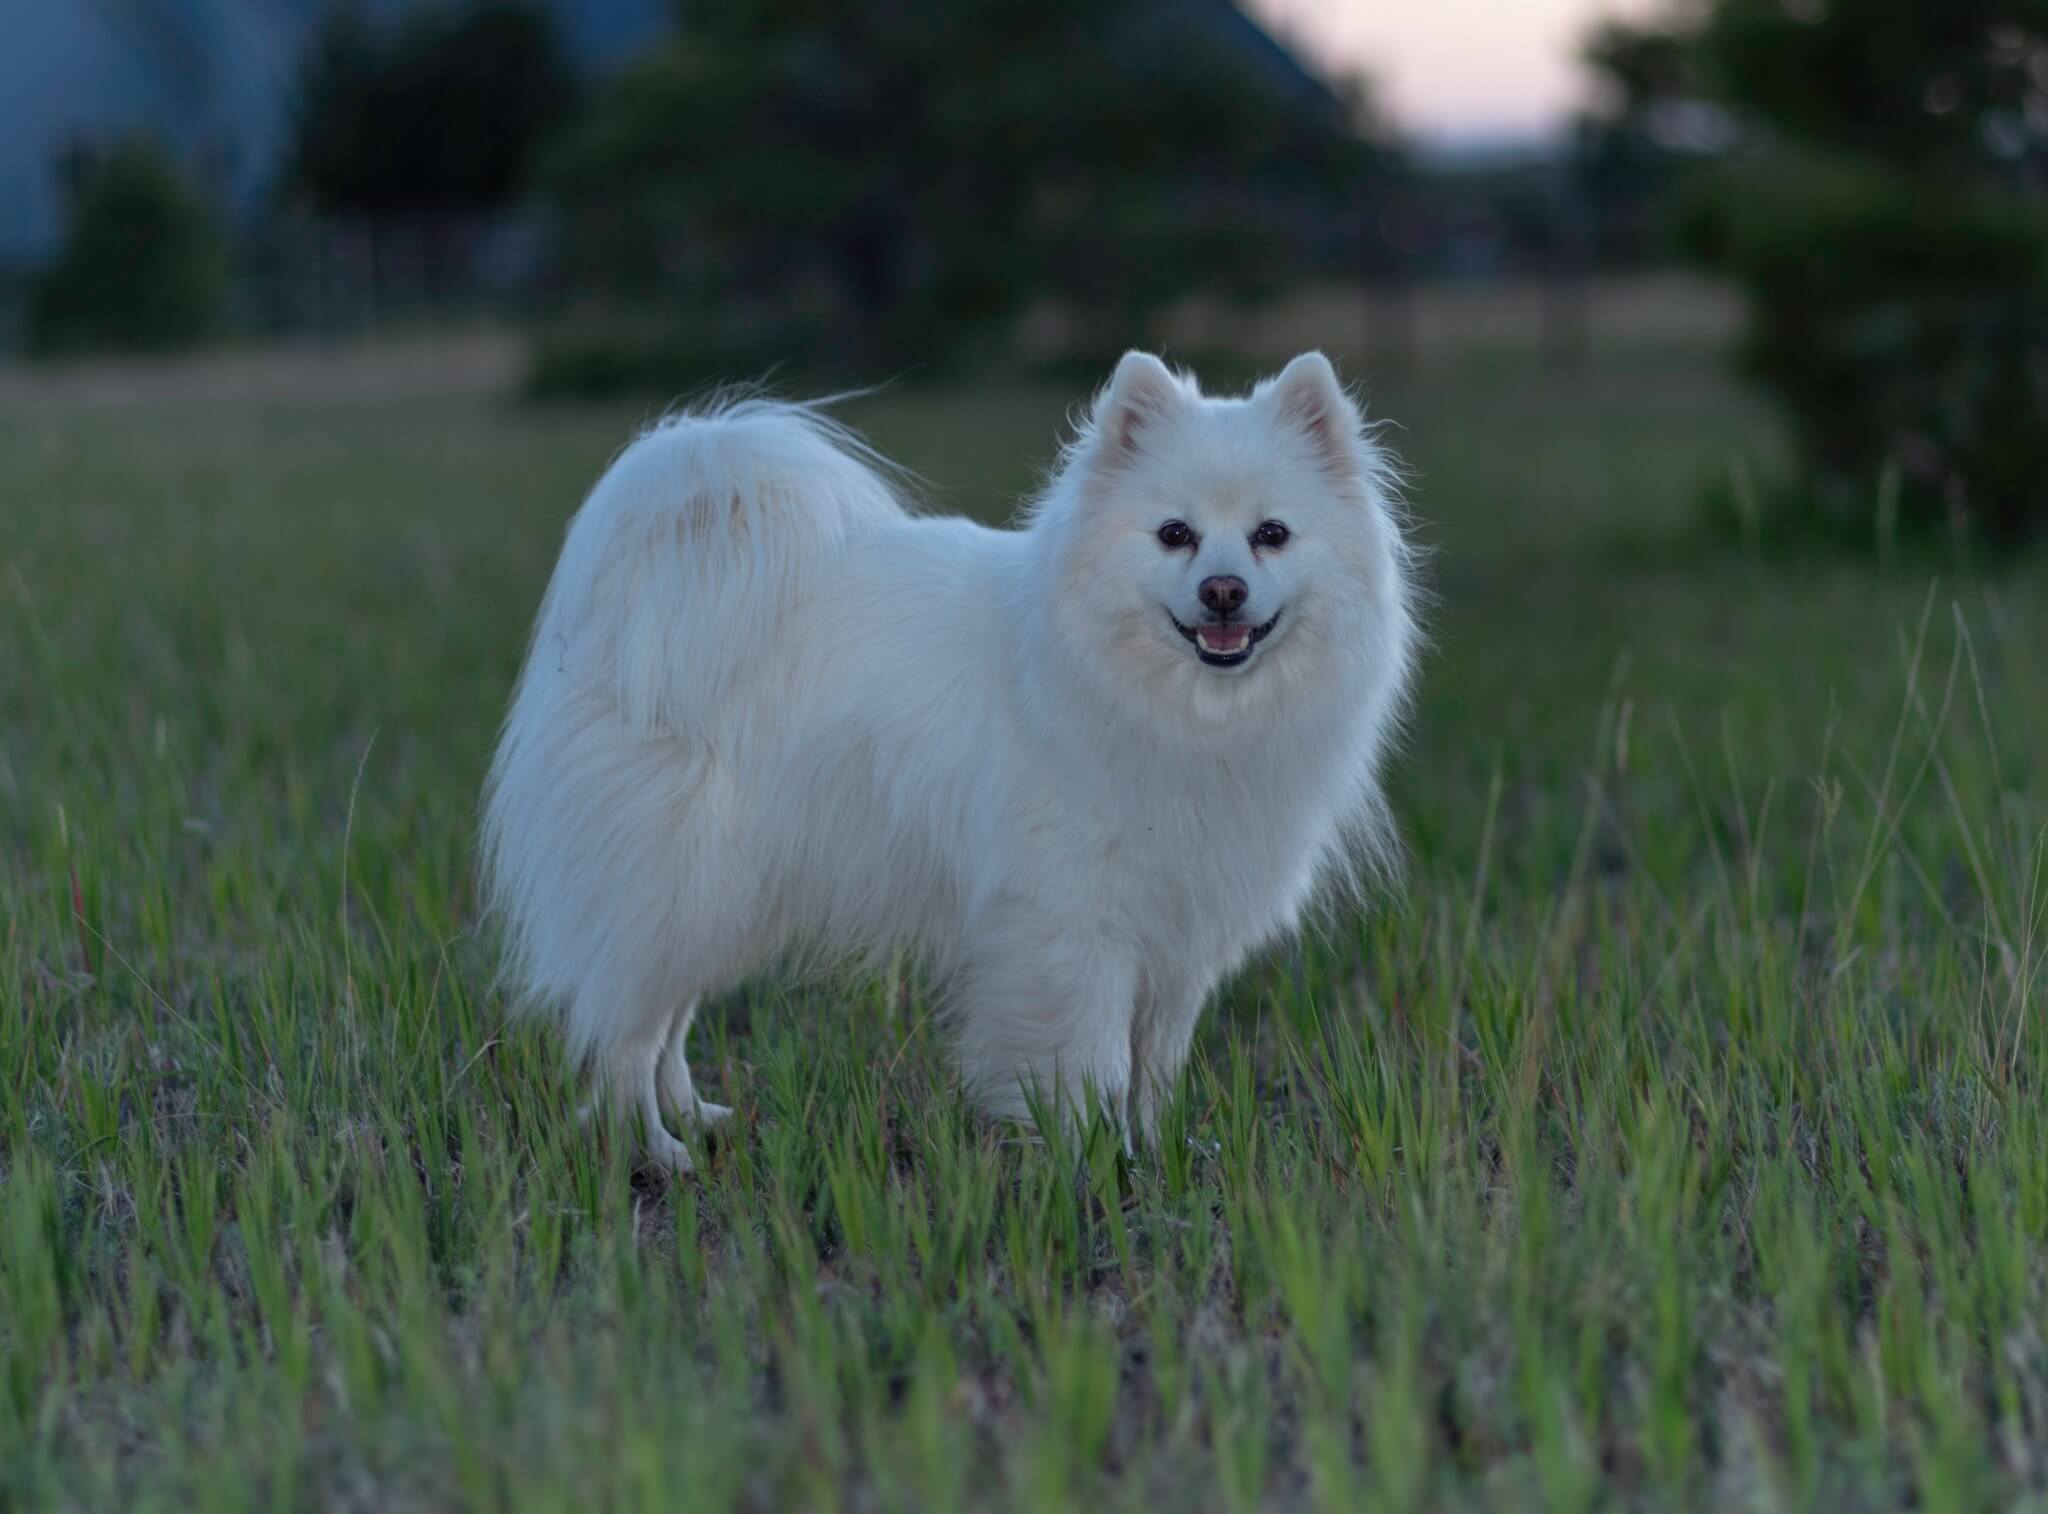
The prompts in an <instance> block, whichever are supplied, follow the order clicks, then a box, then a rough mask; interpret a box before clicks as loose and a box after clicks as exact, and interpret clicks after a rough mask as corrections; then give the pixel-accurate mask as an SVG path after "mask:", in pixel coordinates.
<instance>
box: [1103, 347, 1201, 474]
mask: <svg viewBox="0 0 2048 1514" xmlns="http://www.w3.org/2000/svg"><path fill="white" fill-rule="evenodd" d="M1185 398H1186V391H1184V390H1183V389H1182V388H1181V382H1180V380H1179V379H1177V378H1175V377H1174V376H1173V371H1172V370H1171V369H1170V368H1168V367H1167V366H1166V364H1164V363H1162V362H1160V361H1159V359H1158V358H1156V357H1154V356H1153V355H1152V354H1151V353H1149V352H1126V353H1125V354H1124V356H1123V361H1122V362H1120V363H1118V364H1117V365H1116V372H1115V373H1114V374H1112V375H1111V376H1110V380H1109V385H1108V387H1107V388H1105V389H1104V390H1103V391H1102V397H1101V398H1100V399H1098V400H1097V401H1096V402H1095V417H1094V427H1095V435H1096V438H1097V443H1096V444H1097V447H1098V449H1099V450H1098V451H1097V454H1096V455H1097V457H1098V458H1099V459H1100V460H1101V461H1102V462H1104V463H1106V464H1108V465H1110V466H1112V467H1114V466H1116V465H1117V464H1119V463H1122V462H1125V461H1128V460H1129V459H1130V458H1131V457H1132V456H1133V455H1135V454H1136V453H1137V451H1138V450H1139V448H1140V447H1141V446H1142V445H1143V438H1144V433H1145V428H1146V427H1148V426H1150V425H1153V424H1154V423H1155V422H1157V421H1158V420H1159V418H1160V417H1161V416H1163V415H1166V414H1167V413H1169V412H1170V411H1171V410H1172V409H1173V408H1174V407H1175V406H1176V405H1178V404H1180V403H1181V401H1182V400H1183V399H1185Z"/></svg>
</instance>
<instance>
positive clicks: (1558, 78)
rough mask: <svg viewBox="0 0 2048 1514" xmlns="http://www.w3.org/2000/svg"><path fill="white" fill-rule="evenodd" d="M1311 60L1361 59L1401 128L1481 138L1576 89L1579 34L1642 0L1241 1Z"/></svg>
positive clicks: (1551, 119)
mask: <svg viewBox="0 0 2048 1514" xmlns="http://www.w3.org/2000/svg"><path fill="white" fill-rule="evenodd" d="M1243 3H1244V6H1245V9H1246V11H1247V12H1249V13H1250V14H1251V15H1253V16H1255V17H1256V18H1258V19H1259V20H1260V21H1261V22H1263V23H1264V24H1265V25H1266V27H1267V28H1268V29H1269V30H1270V31H1271V32H1272V33H1273V35H1274V36H1276V37H1278V38H1280V39H1281V40H1282V41H1284V42H1286V43H1287V44H1288V45H1289V46H1290V47H1293V48H1296V49H1298V50H1299V51H1300V52H1301V53H1302V54H1304V55H1305V56H1308V57H1310V58H1312V59H1317V60H1321V61H1323V62H1325V63H1327V64H1330V65H1333V66H1336V67H1339V68H1356V67H1363V68H1364V69H1365V70H1366V71H1367V72H1368V73H1370V74H1371V75H1372V77H1373V79H1374V81H1375V83H1376V84H1377V86H1378V87H1379V90H1380V99H1381V102H1382V104H1383V105H1384V107H1385V108H1386V110H1387V113H1388V114H1389V115H1390V116H1391V117H1392V119H1393V121H1394V123H1395V124H1396V125H1397V126H1399V127H1400V128H1401V129H1402V130H1403V131H1404V132H1408V133H1412V134H1414V135H1417V136H1424V137H1438V138H1445V137H1480V136H1493V135H1496V134H1509V133H1513V134H1521V133H1524V132H1540V131H1544V130H1546V129H1548V128H1551V127H1554V126H1556V125H1558V124H1559V123H1561V122H1562V121H1563V120H1564V119H1565V117H1566V116H1567V115H1568V114H1569V113H1570V111H1571V110H1572V108H1573V107H1574V106H1576V105H1579V104H1581V103H1583V102H1584V100H1585V98H1586V90H1587V86H1586V78H1585V74H1584V72H1583V70H1581V69H1580V67H1579V64H1578V44H1579V39H1580V38H1581V37H1582V36H1584V35H1585V32H1586V30H1587V28H1588V27H1589V26H1591V25H1592V24H1593V23H1594V22H1595V21H1598V20H1600V19H1602V18H1603V17H1607V16H1614V15H1623V16H1642V15H1645V14H1651V13H1654V11H1655V9H1656V7H1655V6H1654V4H1653V3H1651V0H1243Z"/></svg>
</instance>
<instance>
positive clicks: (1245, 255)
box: [546, 0, 1391, 375]
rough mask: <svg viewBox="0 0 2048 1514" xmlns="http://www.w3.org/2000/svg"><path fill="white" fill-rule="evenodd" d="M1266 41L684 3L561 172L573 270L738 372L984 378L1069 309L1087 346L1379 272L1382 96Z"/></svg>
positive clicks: (576, 139) (1147, 29) (792, 4)
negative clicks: (1262, 53) (1322, 72)
mask: <svg viewBox="0 0 2048 1514" xmlns="http://www.w3.org/2000/svg"><path fill="white" fill-rule="evenodd" d="M1204 15H1207V16H1209V17H1211V18H1212V23H1213V24H1206V25H1205V24H1197V23H1199V22H1200V21H1201V18H1202V17H1203V16H1204ZM1226 26H1227V27H1230V28H1234V30H1226ZM1247 36H1249V37H1251V38H1254V39H1256V43H1257V44H1258V45H1262V46H1264V47H1269V48H1270V47H1271V44H1270V42H1268V41H1267V40H1266V39H1265V38H1264V37H1263V34H1260V33H1258V32H1257V31H1256V29H1255V28H1251V27H1250V26H1249V25H1248V24H1247V23H1245V22H1244V21H1243V18H1242V17H1241V16H1240V15H1238V14H1237V13H1236V12H1235V11H1234V10H1233V9H1232V8H1230V7H1228V6H1213V7H1207V6H1194V7H1175V6H1164V5H1159V4H1156V3H1149V0H908V3H904V4H899V5H891V6H846V5H841V4H834V3H827V0H708V3H701V4H697V3H693V4H689V5H686V6H683V7H682V8H681V9H680V10H679V12H678V22H677V30H676V34H675V36H674V38H673V40H672V41H671V42H670V43H669V44H668V45H667V46H665V47H663V48H661V49H660V50H659V51H657V52H656V53H655V54H654V55H653V56H651V57H649V58H648V59H646V60H645V61H644V62H643V63H641V64H640V65H639V66H637V67H636V68H634V69H633V70H632V71H631V72H630V73H629V74H628V75H627V76H626V77H625V78H624V79H622V80H621V81H620V82H619V83H618V84H617V86H616V87H615V88H613V89H612V90H611V91H610V92H609V93H608V94H607V95H606V97H605V98H604V99H603V100H602V101H601V102H600V103H599V104H598V106H597V108H596V109H595V110H594V111H593V112H592V113H591V114H590V116H588V117H587V118H586V119H585V120H584V121H583V122H582V123H581V124H580V125H579V126H578V127H577V128H576V129H575V130H573V131H572V132H571V133H569V134H568V136H567V137H566V139H565V140H563V141H562V142H560V143H559V144H558V146H557V148H556V150H555V151H554V152H553V154H552V155H551V157H550V159H549V165H548V169H547V175H546V179H547V183H548V184H549V186H550V187H551V188H552V189H553V191H554V192H555V193H556V194H557V195H558V196H559V198H560V200H561V202H562V203H563V205H564V206H565V207H566V208H567V210H568V213H569V217H570V222H571V226H572V228H573V229H572V245H571V258H570V268H571V278H572V280H573V281H574V282H575V284H576V285H577V287H578V288H579V289H581V290H582V291H584V292H585V293H587V294H590V295H592V296H595V297H598V298H600V299H602V300H603V301H605V302H606V303H607V304H609V305H611V306H612V307H614V308H619V307H624V308H627V309H629V310H630V309H632V308H634V307H644V306H648V305H658V306H661V307H663V308H664V309H667V310H670V311H681V312H682V322H683V323H684V325H685V327H686V328H687V336H686V337H679V338H677V345H679V346H687V347H689V348H690V349H691V351H692V352H693V353H695V354H696V356H697V359H698V360H700V361H702V362H703V363H704V364H705V365H706V366H708V367H709V368H711V369H730V368H731V367H732V366H733V365H734V364H738V365H740V366H742V367H747V366H753V365H754V363H755V362H756V361H757V360H758V359H759V358H760V357H762V356H764V355H772V356H781V357H788V356H796V357H798V358H799V359H800V361H802V362H803V363H804V365H805V366H807V367H812V368H821V369H826V370H830V369H842V370H844V371H845V372H847V373H850V374H851V373H859V374H867V375H872V374H873V373H875V372H877V371H882V370H886V369H889V368H892V367H898V366H901V365H904V364H909V363H917V364H920V365H928V364H931V363H933V362H939V363H946V362H952V361H958V360H966V359H971V358H976V357H982V356H986V355H988V354H989V353H991V352H993V351H995V350H997V349H999V348H1000V347H1001V346H1002V345H1003V344H1004V343H1005V341H1006V340H1007V339H1008V338H1009V337H1010V336H1011V335H1012V334H1013V331H1014V328H1015V326H1016V323H1017V321H1018V320H1019V318H1020V317H1021V315H1022V314H1023V312H1024V310H1025V307H1026V305H1027V304H1028V303H1029V301H1030V299H1031V297H1032V295H1033V294H1034V292H1037V291H1042V290H1045V289H1048V288H1050V289H1057V290H1058V291H1060V294H1061V296H1062V298H1063V300H1064V301H1065V302H1066V303H1067V305H1068V306H1069V307H1070V309H1071V310H1072V311H1073V312H1074V314H1075V315H1076V317H1077V319H1076V329H1077V330H1078V331H1080V332H1081V333H1083V334H1084V340H1083V345H1084V346H1085V345H1087V341H1088V339H1090V338H1092V339H1093V341H1094V342H1096V343H1098V344H1100V345H1101V346H1103V347H1115V346H1121V345H1125V344H1128V343H1131V342H1139V341H1143V340H1145V339H1146V335H1147V332H1148V330H1149V328H1150V325H1151V322H1152V320H1153V318H1154V317H1155V315H1156V314H1157V312H1158V311H1160V310H1161V309H1162V308H1163V307H1164V306H1165V305H1166V304H1168V303H1169V302H1171V301H1173V300H1174V299H1176V298H1178V297H1180V296H1183V295H1186V294H1189V293H1192V292H1195V291H1197V290H1201V291H1207V292H1215V293H1218V294H1221V295H1224V296H1227V297H1229V298H1231V299H1247V298H1254V297H1257V296H1258V295H1260V294H1263V293H1266V292H1269V291H1271V290H1273V289H1275V288H1277V287H1279V286H1280V285H1281V284H1282V283H1284V282H1285V281H1287V280H1289V279H1291V278H1295V277H1298V276H1300V275H1301V274H1303V273H1304V272H1306V271H1308V270H1310V269H1312V268H1314V267H1316V266H1318V265H1322V266H1324V267H1328V266H1331V265H1334V264H1341V263H1343V262H1344V261H1345V260H1346V259H1349V258H1352V257H1355V255H1356V254H1355V247H1356V245H1357V240H1358V238H1357V236H1356V231H1357V228H1358V227H1359V226H1360V225H1361V224H1362V221H1363V217H1362V213H1361V207H1362V204H1363V196H1364V195H1365V194H1366V192H1367V191H1368V189H1369V187H1370V184H1371V181H1372V180H1373V178H1374V176H1375V175H1376V174H1379V173H1381V172H1384V171H1385V170H1386V169H1387V168H1388V166H1389V164H1390V162H1391V154H1390V151H1389V149H1388V147H1387V145H1386V141H1385V137H1384V133H1382V132H1381V131H1379V130H1378V126H1377V120H1376V118H1375V117H1374V116H1373V114H1372V112H1371V110H1370V105H1369V98H1368V97H1367V96H1366V95H1365V93H1364V91H1363V89H1362V87H1354V88H1350V89H1348V90H1347V91H1346V92H1345V97H1340V95H1339V93H1337V92H1335V91H1329V90H1325V89H1322V88H1321V87H1320V86H1312V87H1311V88H1308V89H1303V88H1300V87H1299V85H1300V84H1301V83H1303V82H1305V79H1304V76H1302V75H1300V74H1299V72H1298V71H1296V70H1293V69H1291V67H1290V68H1289V69H1288V70H1286V71H1285V72H1283V71H1281V70H1278V69H1275V70H1272V71H1270V72H1268V71H1262V70H1261V69H1260V68H1259V67H1258V66H1257V55H1256V54H1255V53H1253V52H1251V51H1249V50H1248V49H1247V47H1246V45H1245V39H1246V37H1247ZM1290 86H1293V87H1290ZM1346 271H1347V272H1353V271H1355V270H1353V269H1346ZM634 324H635V325H636V326H638V327H639V328H640V329H641V330H642V331H646V330H648V328H647V327H646V326H645V325H644V323H642V322H640V321H638V320H637V318H636V319H635V320H634ZM770 332H772V333H773V334H774V339H775V342H776V343H777V344H778V346H777V348H776V350H775V352H774V353H772V354H768V353H765V352H764V351H763V350H762V342H763V338H764V335H765V334H766V333H770ZM807 333H808V335H807ZM653 340H659V338H654V339H653ZM1080 355H1085V356H1086V357H1087V358H1088V360H1090V361H1094V360H1097V359H1099V357H1100V355H1101V354H1100V353H1098V352H1088V353H1086V354H1080ZM655 360H656V361H658V360H659V359H658V358H656V359H655Z"/></svg>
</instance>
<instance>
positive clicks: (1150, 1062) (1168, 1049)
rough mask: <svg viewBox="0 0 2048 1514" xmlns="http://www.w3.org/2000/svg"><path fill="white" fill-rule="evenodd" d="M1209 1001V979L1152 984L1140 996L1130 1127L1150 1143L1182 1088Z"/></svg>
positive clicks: (1134, 1027) (1135, 1025)
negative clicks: (1181, 1083)
mask: <svg viewBox="0 0 2048 1514" xmlns="http://www.w3.org/2000/svg"><path fill="white" fill-rule="evenodd" d="M1208 997H1209V982H1208V980H1207V979H1197V978H1193V977H1187V978H1181V979H1178V980H1169V981H1166V982H1160V983H1148V984H1147V985H1146V988H1145V991H1144V992H1143V993H1142V994H1141V995H1140V996H1139V999H1138V1005H1137V1015H1136V1018H1135V1019H1134V1020H1133V1021H1132V1023H1131V1123H1132V1125H1133V1126H1134V1127H1135V1128H1136V1131H1137V1135H1138V1139H1139V1140H1140V1141H1141V1142H1143V1143H1145V1144H1147V1145H1149V1144H1151V1142H1152V1140H1153V1139H1154V1138H1155V1137H1156V1136H1157V1135H1158V1134H1159V1115H1160V1111H1161V1110H1162V1109H1164V1108H1165V1107H1166V1105H1167V1103H1168V1101H1170V1100H1171V1099H1172V1098H1173V1094H1174V1090H1175V1089H1176V1088H1177V1087H1179V1086H1180V1079H1181V1074H1182V1072H1183V1071H1184V1070H1185V1069H1186V1067H1187V1063H1188V1052H1189V1049H1190V1048H1191V1047H1192V1046H1193V1045H1194V1040H1195V1027H1196V1026H1197V1025H1199V1024H1200V1023H1201V1019H1202V1006H1203V1005H1204V1004H1205V1003H1206V1002H1207V1001H1208Z"/></svg>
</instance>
